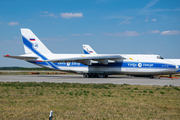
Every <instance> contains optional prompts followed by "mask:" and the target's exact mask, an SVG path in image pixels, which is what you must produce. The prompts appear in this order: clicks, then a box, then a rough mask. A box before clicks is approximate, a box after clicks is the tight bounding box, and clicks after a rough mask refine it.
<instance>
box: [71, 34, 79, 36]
mask: <svg viewBox="0 0 180 120" xmlns="http://www.w3.org/2000/svg"><path fill="white" fill-rule="evenodd" d="M71 36H81V35H80V34H71Z"/></svg>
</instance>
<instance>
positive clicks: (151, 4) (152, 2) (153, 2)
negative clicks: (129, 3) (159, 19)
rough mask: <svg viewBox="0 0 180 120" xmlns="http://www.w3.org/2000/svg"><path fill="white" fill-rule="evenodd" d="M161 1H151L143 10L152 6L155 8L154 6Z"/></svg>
mask: <svg viewBox="0 0 180 120" xmlns="http://www.w3.org/2000/svg"><path fill="white" fill-rule="evenodd" d="M158 1H159V0H151V1H150V2H149V3H148V4H147V5H146V6H145V7H144V8H143V9H147V8H149V7H151V6H153V5H154V4H156V3H157V2H158Z"/></svg>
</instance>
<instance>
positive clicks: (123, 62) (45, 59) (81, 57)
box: [4, 28, 180, 77]
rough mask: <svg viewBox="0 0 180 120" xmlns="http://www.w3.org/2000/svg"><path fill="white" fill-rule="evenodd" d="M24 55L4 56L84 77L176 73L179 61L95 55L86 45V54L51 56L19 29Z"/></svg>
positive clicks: (143, 56)
mask: <svg viewBox="0 0 180 120" xmlns="http://www.w3.org/2000/svg"><path fill="white" fill-rule="evenodd" d="M21 34H22V40H23V44H24V50H25V54H23V55H19V56H11V55H5V56H4V57H8V58H15V59H20V60H25V61H27V62H30V63H33V64H36V65H38V66H42V67H46V68H50V69H54V70H59V71H65V72H74V73H78V74H82V75H83V77H108V75H113V74H122V75H144V76H150V77H153V76H154V75H164V74H166V75H167V74H168V75H171V74H176V73H178V72H179V71H180V69H179V66H180V59H163V58H162V57H161V56H159V55H139V54H97V53H96V52H95V51H94V50H93V49H92V48H91V47H90V46H89V45H83V48H84V52H85V54H54V53H52V52H51V51H50V50H49V49H48V48H47V47H46V46H45V45H44V44H43V43H42V42H41V41H40V40H39V38H38V37H37V36H36V35H35V34H34V33H33V32H32V31H31V30H30V29H26V28H22V29H21Z"/></svg>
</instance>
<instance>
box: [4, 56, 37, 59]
mask: <svg viewBox="0 0 180 120" xmlns="http://www.w3.org/2000/svg"><path fill="white" fill-rule="evenodd" d="M4 57H8V58H14V59H20V60H35V59H37V58H38V57H36V56H10V55H4Z"/></svg>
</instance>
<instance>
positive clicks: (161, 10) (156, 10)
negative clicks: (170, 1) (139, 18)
mask: <svg viewBox="0 0 180 120" xmlns="http://www.w3.org/2000/svg"><path fill="white" fill-rule="evenodd" d="M148 11H152V12H153V11H154V12H164V11H180V8H176V9H155V10H148Z"/></svg>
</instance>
